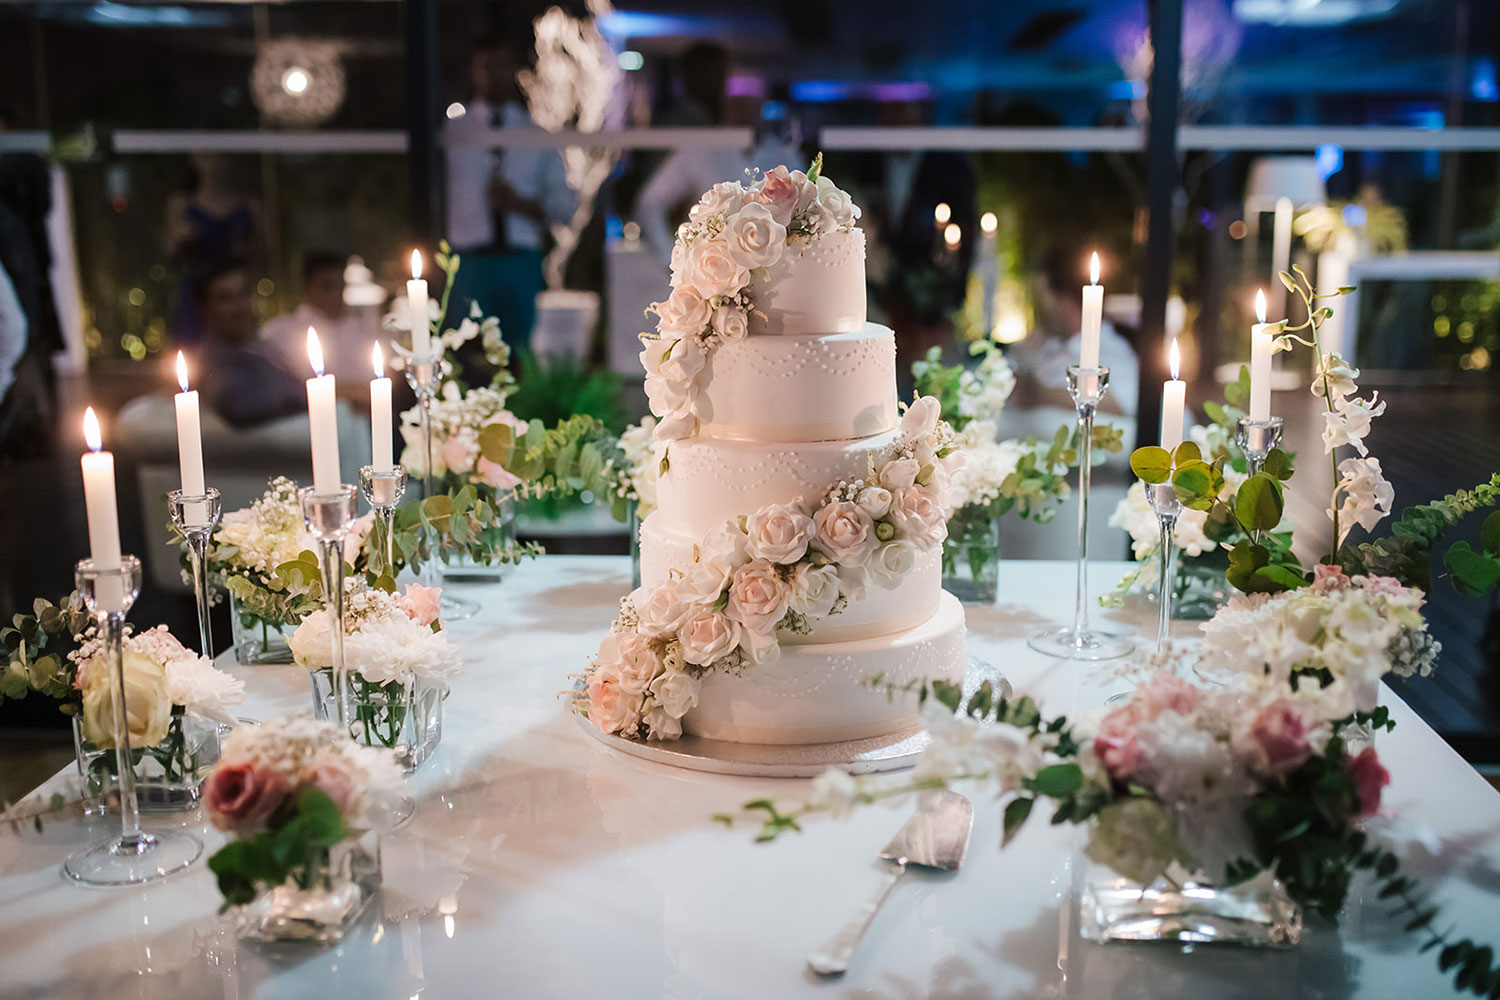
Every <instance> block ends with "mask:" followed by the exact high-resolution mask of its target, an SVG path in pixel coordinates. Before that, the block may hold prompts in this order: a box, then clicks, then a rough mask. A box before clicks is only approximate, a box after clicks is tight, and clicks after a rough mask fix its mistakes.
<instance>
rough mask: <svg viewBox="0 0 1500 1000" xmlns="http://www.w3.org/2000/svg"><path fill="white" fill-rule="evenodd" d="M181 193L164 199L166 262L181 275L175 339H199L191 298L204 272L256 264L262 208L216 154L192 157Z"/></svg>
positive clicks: (199, 324)
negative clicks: (227, 264)
mask: <svg viewBox="0 0 1500 1000" xmlns="http://www.w3.org/2000/svg"><path fill="white" fill-rule="evenodd" d="M189 161H190V166H189V168H188V174H187V178H186V180H185V182H184V184H183V190H181V191H179V192H177V193H176V194H173V195H172V196H171V197H169V198H168V199H167V219H166V243H167V246H166V249H167V258H168V260H170V261H171V263H172V265H173V266H174V267H175V268H177V271H178V274H179V275H180V281H179V300H178V306H177V317H176V320H175V322H174V324H173V326H174V329H175V330H176V331H177V338H178V340H180V341H183V342H185V343H194V342H196V341H198V340H200V339H202V338H203V336H204V333H205V330H204V323H203V321H202V319H201V317H200V314H199V313H198V303H197V300H196V297H195V296H194V295H193V294H192V288H193V284H194V282H195V281H196V280H197V278H198V276H199V275H200V274H201V273H203V271H204V270H205V269H207V268H209V267H213V266H217V264H218V263H219V262H221V261H224V260H228V259H236V260H257V259H258V258H259V252H260V206H259V204H258V203H257V202H256V201H255V199H253V198H250V197H247V196H246V195H244V194H242V193H241V192H239V191H237V190H236V189H235V187H234V183H233V180H232V178H231V176H230V169H229V160H228V159H227V158H226V157H224V156H223V155H221V154H219V153H193V154H192V155H191V156H190V157H189Z"/></svg>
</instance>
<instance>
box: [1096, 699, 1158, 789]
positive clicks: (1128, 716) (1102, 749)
mask: <svg viewBox="0 0 1500 1000" xmlns="http://www.w3.org/2000/svg"><path fill="white" fill-rule="evenodd" d="M1146 715H1147V707H1146V705H1145V704H1144V703H1143V702H1141V701H1139V700H1137V699H1135V698H1132V699H1131V700H1130V701H1128V702H1126V703H1125V704H1124V705H1121V706H1120V707H1119V708H1117V709H1115V710H1114V711H1113V712H1110V713H1109V714H1108V715H1106V716H1105V717H1104V718H1103V720H1101V721H1100V723H1099V732H1098V734H1097V735H1095V737H1094V756H1096V757H1098V758H1099V762H1100V763H1101V764H1103V765H1104V769H1105V770H1106V771H1108V772H1109V776H1110V777H1111V778H1113V779H1114V780H1116V781H1124V780H1126V779H1127V778H1129V777H1130V776H1131V775H1132V774H1134V773H1135V772H1136V770H1137V769H1138V768H1140V766H1141V764H1142V762H1143V760H1144V754H1143V753H1142V752H1141V748H1140V744H1139V743H1138V742H1137V741H1136V736H1135V732H1136V729H1137V728H1138V727H1139V726H1140V724H1141V723H1142V722H1144V721H1146Z"/></svg>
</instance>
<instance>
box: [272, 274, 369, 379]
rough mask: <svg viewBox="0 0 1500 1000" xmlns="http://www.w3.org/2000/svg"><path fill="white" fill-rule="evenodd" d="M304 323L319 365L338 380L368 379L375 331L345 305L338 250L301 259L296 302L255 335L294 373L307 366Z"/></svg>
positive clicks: (342, 275) (283, 365) (342, 276)
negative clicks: (314, 338)
mask: <svg viewBox="0 0 1500 1000" xmlns="http://www.w3.org/2000/svg"><path fill="white" fill-rule="evenodd" d="M308 327H313V328H314V329H316V330H317V331H318V340H319V341H320V342H321V343H322V346H323V358H324V363H325V364H326V365H327V366H328V371H330V372H331V373H333V374H334V375H337V376H338V380H339V381H340V382H345V381H347V382H351V383H353V382H366V381H369V378H370V375H371V373H372V370H371V366H370V345H371V344H373V343H374V342H375V334H376V331H375V330H374V329H372V328H371V327H370V325H369V324H368V323H367V322H366V321H365V320H363V319H362V318H361V317H360V316H358V315H356V314H355V312H354V311H352V310H350V309H347V308H345V304H344V258H343V257H342V256H340V255H339V254H334V253H326V252H323V251H314V252H311V253H308V254H307V255H306V256H305V257H303V259H302V301H301V302H299V303H298V304H297V308H296V309H294V310H292V311H291V312H289V313H286V314H284V315H281V316H276V317H274V318H272V319H270V320H268V321H267V322H266V324H265V325H264V326H262V327H261V328H260V336H261V339H262V340H264V341H266V342H268V343H269V344H271V345H272V346H274V347H275V348H276V351H277V354H278V355H279V356H280V358H281V363H282V367H284V368H286V369H288V370H289V371H293V372H296V371H300V370H301V369H302V368H304V367H306V365H307V328H308ZM351 398H352V397H351Z"/></svg>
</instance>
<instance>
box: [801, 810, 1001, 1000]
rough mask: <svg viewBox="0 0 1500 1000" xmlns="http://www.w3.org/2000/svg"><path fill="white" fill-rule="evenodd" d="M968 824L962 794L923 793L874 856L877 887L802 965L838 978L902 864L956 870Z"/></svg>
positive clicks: (965, 844) (903, 869)
mask: <svg viewBox="0 0 1500 1000" xmlns="http://www.w3.org/2000/svg"><path fill="white" fill-rule="evenodd" d="M973 826H974V805H973V803H971V802H970V801H969V800H968V799H966V798H964V797H963V796H962V795H960V794H958V793H957V792H954V791H949V790H948V789H946V788H944V789H938V790H936V791H932V792H928V793H926V794H925V795H923V796H922V799H921V801H920V802H919V803H918V807H917V814H916V815H915V816H913V817H912V818H911V819H909V820H907V821H906V825H905V826H903V827H902V828H901V830H900V832H899V833H897V834H896V836H895V838H894V839H893V840H892V841H891V842H890V843H889V844H887V845H885V849H884V850H883V851H881V852H880V854H879V858H880V860H881V861H883V862H885V873H884V875H883V876H882V877H881V881H880V886H879V887H878V888H877V889H876V890H875V892H874V894H873V895H871V896H870V899H869V901H868V902H866V903H865V905H864V906H863V907H861V908H860V910H859V912H858V913H856V914H855V915H854V918H853V919H852V920H850V921H849V923H848V924H846V925H845V926H844V929H843V930H841V931H839V932H838V933H837V934H835V935H834V936H833V937H832V938H830V939H829V940H828V941H827V943H825V944H824V945H823V947H822V948H819V949H818V950H817V951H816V952H814V953H813V955H812V957H811V958H809V959H808V960H807V965H808V968H810V969H812V970H813V971H814V972H816V973H817V974H818V975H820V976H840V975H843V974H844V973H845V972H846V971H848V969H849V960H850V959H851V958H853V957H854V949H855V948H857V947H859V941H860V938H862V937H864V934H865V930H866V929H868V928H869V926H870V922H871V921H872V920H874V919H875V912H876V911H877V910H879V909H880V904H881V903H884V902H885V898H886V896H888V895H890V892H891V889H892V888H894V887H895V885H896V883H897V882H899V881H900V880H901V876H902V875H905V874H906V867H907V865H919V866H921V867H923V868H933V869H937V870H939V871H946V872H951V871H956V870H957V869H958V866H959V865H961V864H963V860H964V852H966V851H967V850H968V849H969V830H970V829H972V828H973Z"/></svg>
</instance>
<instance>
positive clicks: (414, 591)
mask: <svg viewBox="0 0 1500 1000" xmlns="http://www.w3.org/2000/svg"><path fill="white" fill-rule="evenodd" d="M442 596H443V588H441V587H424V586H422V585H421V584H420V583H409V584H407V585H406V591H405V593H403V594H402V595H401V607H402V609H404V610H405V611H406V615H407V617H408V618H410V619H411V620H412V621H414V622H416V623H417V624H418V625H431V624H432V623H433V622H435V621H437V617H438V613H439V607H440V603H439V602H440V601H441V599H442Z"/></svg>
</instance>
